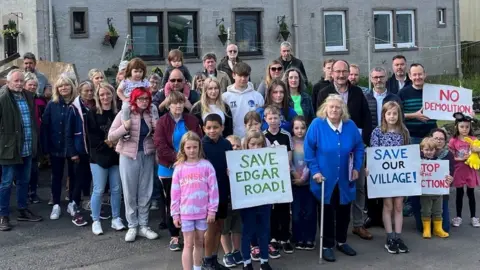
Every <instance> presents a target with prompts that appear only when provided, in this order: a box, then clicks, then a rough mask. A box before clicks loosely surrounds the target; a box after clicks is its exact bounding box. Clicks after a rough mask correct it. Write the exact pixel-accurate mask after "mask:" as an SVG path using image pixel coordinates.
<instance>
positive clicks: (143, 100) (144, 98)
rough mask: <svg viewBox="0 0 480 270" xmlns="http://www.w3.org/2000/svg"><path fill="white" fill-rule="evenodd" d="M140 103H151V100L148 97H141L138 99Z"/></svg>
mask: <svg viewBox="0 0 480 270" xmlns="http://www.w3.org/2000/svg"><path fill="white" fill-rule="evenodd" d="M138 101H140V102H149V101H150V98H148V97H139V98H137V102H138Z"/></svg>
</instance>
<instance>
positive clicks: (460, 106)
mask: <svg viewBox="0 0 480 270" xmlns="http://www.w3.org/2000/svg"><path fill="white" fill-rule="evenodd" d="M456 112H461V113H463V114H466V115H470V116H472V115H473V100H472V90H470V89H466V88H462V87H457V86H451V85H442V84H425V85H424V86H423V114H424V115H425V116H427V117H428V118H430V119H435V120H455V119H454V118H453V114H454V113H456Z"/></svg>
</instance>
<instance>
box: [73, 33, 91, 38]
mask: <svg viewBox="0 0 480 270" xmlns="http://www.w3.org/2000/svg"><path fill="white" fill-rule="evenodd" d="M70 38H71V39H80V38H88V33H87V34H70Z"/></svg>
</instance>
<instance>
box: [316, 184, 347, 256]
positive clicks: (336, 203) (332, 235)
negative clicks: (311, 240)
mask: <svg viewBox="0 0 480 270" xmlns="http://www.w3.org/2000/svg"><path fill="white" fill-rule="evenodd" d="M324 207H325V209H324V211H325V212H324V216H323V230H324V231H323V239H324V243H323V245H324V247H325V248H333V247H334V246H335V241H336V242H337V243H346V242H347V231H348V224H349V223H350V210H351V209H352V208H351V207H352V204H351V203H348V204H344V205H342V204H340V190H339V188H338V185H336V186H335V188H334V189H333V194H332V197H331V198H330V204H325V205H324Z"/></svg>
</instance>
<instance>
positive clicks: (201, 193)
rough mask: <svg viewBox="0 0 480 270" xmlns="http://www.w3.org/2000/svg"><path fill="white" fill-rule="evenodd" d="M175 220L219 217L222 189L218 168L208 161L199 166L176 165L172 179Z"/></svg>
mask: <svg viewBox="0 0 480 270" xmlns="http://www.w3.org/2000/svg"><path fill="white" fill-rule="evenodd" d="M171 197H172V204H171V207H170V212H171V215H172V217H173V219H174V220H180V219H182V220H199V219H206V218H207V215H209V216H215V213H216V212H217V208H218V187H217V177H216V175H215V169H214V168H213V166H212V164H211V163H210V162H209V161H208V160H205V159H202V160H200V161H198V162H196V163H188V162H184V163H182V164H179V165H177V166H175V170H174V171H173V177H172V191H171Z"/></svg>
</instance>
